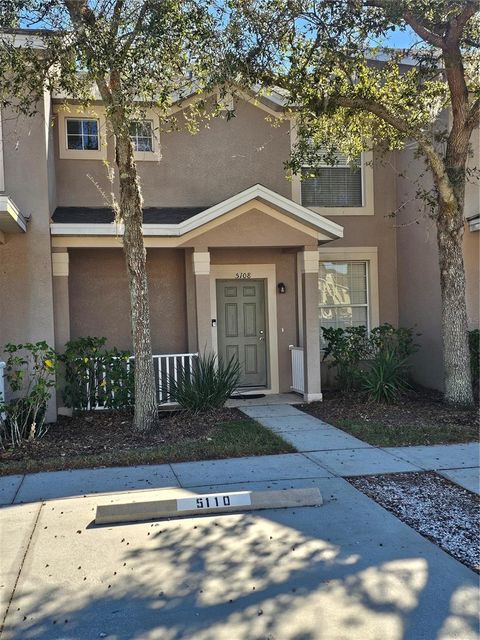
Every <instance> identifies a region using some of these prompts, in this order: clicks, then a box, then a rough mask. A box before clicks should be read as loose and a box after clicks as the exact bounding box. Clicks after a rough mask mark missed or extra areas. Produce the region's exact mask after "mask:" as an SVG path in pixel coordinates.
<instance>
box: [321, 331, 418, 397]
mask: <svg viewBox="0 0 480 640" xmlns="http://www.w3.org/2000/svg"><path fill="white" fill-rule="evenodd" d="M323 336H324V338H325V340H326V341H327V348H326V349H325V355H324V359H325V358H326V357H327V356H331V357H332V360H331V362H330V363H329V366H330V367H335V368H336V380H337V383H338V385H339V387H340V388H341V389H342V390H343V391H352V390H359V391H363V392H365V393H366V394H367V395H368V396H369V397H370V398H371V399H372V400H375V401H377V402H392V401H393V400H395V399H396V398H397V397H398V396H399V395H400V393H402V392H403V391H404V390H405V389H406V388H407V387H408V383H407V380H408V374H409V366H408V358H409V357H410V356H411V355H412V354H413V353H415V351H416V350H417V348H418V346H417V345H416V344H415V339H414V333H413V330H412V329H405V328H400V329H396V328H395V327H394V326H392V325H391V324H389V323H385V324H382V325H380V326H379V327H375V328H374V329H372V330H371V331H370V333H368V331H367V328H366V327H364V326H361V327H347V328H346V329H341V328H339V329H334V328H323Z"/></svg>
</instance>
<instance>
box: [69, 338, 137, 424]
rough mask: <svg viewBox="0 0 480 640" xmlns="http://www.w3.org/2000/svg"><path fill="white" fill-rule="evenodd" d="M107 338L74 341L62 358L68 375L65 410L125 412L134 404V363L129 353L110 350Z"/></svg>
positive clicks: (71, 341) (70, 343)
mask: <svg viewBox="0 0 480 640" xmlns="http://www.w3.org/2000/svg"><path fill="white" fill-rule="evenodd" d="M106 341H107V340H106V338H97V337H91V336H88V337H86V338H76V339H75V340H70V342H67V344H66V345H65V352H64V353H63V354H62V355H60V356H59V360H60V361H61V363H62V365H63V368H64V371H63V375H64V385H63V401H64V403H65V406H67V407H70V408H72V409H74V410H77V411H85V410H87V409H92V408H94V407H96V406H99V407H102V408H105V409H124V408H126V407H130V406H132V405H133V404H134V379H133V363H132V362H131V361H130V354H129V353H128V351H121V350H119V349H116V348H113V349H106V348H105V343H106Z"/></svg>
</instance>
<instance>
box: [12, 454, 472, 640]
mask: <svg viewBox="0 0 480 640" xmlns="http://www.w3.org/2000/svg"><path fill="white" fill-rule="evenodd" d="M102 473H103V476H102ZM82 474H83V476H82ZM88 474H90V476H89V475H88ZM92 474H93V476H92ZM95 474H96V475H95ZM88 477H90V480H88ZM92 477H93V478H96V484H95V483H94V485H92V480H91V478H92ZM102 477H103V485H102ZM112 477H113V478H116V482H114V481H112ZM8 482H9V481H8V479H7V478H4V479H3V483H4V487H6V486H7V484H8ZM10 482H14V481H13V480H10ZM88 482H90V485H88ZM102 486H104V488H105V491H109V492H112V491H116V492H117V493H108V494H104V495H86V496H84V497H82V495H81V494H82V493H84V491H82V489H87V491H102ZM312 486H315V487H319V488H320V490H321V492H322V494H323V497H324V500H325V504H324V505H323V506H321V507H310V508H300V509H285V510H267V511H259V512H251V513H248V514H241V515H233V514H228V515H217V516H204V517H197V518H188V519H183V520H171V521H162V522H153V523H152V522H147V523H139V524H129V525H118V526H108V527H95V526H93V525H92V519H93V517H94V510H95V506H96V504H98V503H100V502H109V501H111V500H118V501H125V498H126V496H125V493H124V492H125V491H132V490H135V489H139V488H143V487H151V488H154V487H183V489H182V491H183V492H186V493H188V494H193V493H204V492H208V491H215V492H216V491H222V490H227V489H228V490H229V491H235V490H240V489H268V488H277V489H278V488H290V487H312ZM22 487H23V494H22ZM187 487H188V488H187ZM177 491H178V489H177ZM35 492H36V493H35ZM122 492H123V493H122ZM15 493H16V501H17V504H10V505H8V506H5V507H4V508H3V509H2V510H1V511H0V518H1V531H2V534H1V549H2V551H1V553H2V556H1V557H2V559H1V569H2V578H1V593H2V607H3V610H2V616H3V615H4V614H5V612H6V616H5V620H4V626H3V632H2V635H1V638H2V640H4V639H5V640H6V639H12V638H15V639H18V640H20V639H21V640H27V639H30V638H38V639H42V640H49V639H55V640H93V639H95V638H108V639H109V640H127V639H132V638H135V639H141V640H180V639H182V640H183V639H187V638H188V639H191V640H257V639H258V640H260V639H261V640H267V639H268V640H437V639H438V640H440V639H441V640H447V639H448V640H450V639H454V638H455V639H458V640H470V639H472V640H473V639H477V638H479V633H478V619H477V612H478V589H477V584H478V580H477V576H476V575H475V574H474V573H473V572H472V571H470V570H469V569H467V568H466V567H464V566H463V565H461V564H460V563H458V562H457V561H456V560H454V559H453V558H451V557H450V556H448V555H447V554H446V553H444V552H443V551H442V550H440V549H439V548H438V547H436V546H435V545H433V544H432V543H430V542H429V541H428V540H426V539H425V538H422V537H421V536H420V535H419V534H417V533H416V532H414V531H413V530H412V529H410V528H409V527H408V526H407V525H405V524H403V523H402V522H400V521H399V520H398V519H397V518H395V517H394V516H393V515H391V514H390V513H389V512H387V511H385V510H384V509H382V508H381V507H380V506H378V505H377V504H376V503H374V502H373V501H372V500H370V499H369V498H368V497H366V496H365V495H363V494H361V493H359V492H358V491H357V490H356V489H354V488H353V487H352V486H351V485H350V484H349V483H348V482H347V481H346V480H344V479H343V478H340V477H334V476H333V475H332V474H331V473H330V472H329V471H328V470H326V469H325V468H324V467H322V466H321V464H320V463H319V462H315V461H314V460H311V459H309V458H307V457H306V456H304V455H302V454H292V455H288V456H266V457H263V458H251V459H244V460H230V461H229V460H227V461H215V462H199V463H183V464H180V465H171V466H169V465H164V466H159V467H156V466H151V467H143V468H141V470H139V469H138V468H137V469H113V470H111V469H104V470H98V471H90V472H60V473H49V474H37V475H36V476H35V475H32V476H28V478H27V481H26V482H25V481H23V482H22V486H16V487H15ZM76 494H80V495H76ZM38 495H42V496H44V497H47V496H49V499H48V500H46V501H45V502H38V501H37V502H30V503H28V504H18V502H19V501H20V499H22V496H23V499H24V500H35V499H37V500H38ZM59 495H61V496H66V497H64V498H58V497H56V496H59ZM74 495H76V497H68V496H74ZM131 495H132V494H131V493H130V496H131ZM136 495H137V496H138V494H136ZM9 501H10V502H11V500H9Z"/></svg>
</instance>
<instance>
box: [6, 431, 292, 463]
mask: <svg viewBox="0 0 480 640" xmlns="http://www.w3.org/2000/svg"><path fill="white" fill-rule="evenodd" d="M47 437H48V434H47ZM39 442H42V441H39ZM295 451H296V449H295V448H294V447H292V445H290V444H289V443H288V442H285V440H283V438H281V437H280V436H278V435H276V434H274V433H272V432H271V431H270V430H269V429H267V428H265V427H263V426H262V425H260V424H258V422H255V421H254V420H250V419H245V420H242V419H238V420H230V421H228V422H221V423H219V424H217V425H216V426H215V427H214V428H212V429H210V430H208V431H207V432H206V433H204V434H202V436H201V437H199V438H195V437H190V438H185V439H179V440H178V441H176V442H170V443H165V444H158V445H155V446H135V447H130V448H122V449H121V450H117V451H115V450H112V449H111V448H108V449H107V450H105V451H103V452H98V451H96V452H91V453H82V452H77V453H73V452H69V453H68V455H67V454H63V455H62V454H60V455H58V454H57V455H52V456H47V457H45V456H44V455H35V447H29V448H28V449H27V450H26V451H24V455H23V456H22V458H21V459H8V457H6V456H5V455H2V457H1V458H0V475H9V474H16V473H21V474H23V473H34V472H38V471H58V470H64V469H84V468H93V467H113V466H134V465H144V464H164V463H169V462H190V461H195V460H215V459H221V458H240V457H245V456H261V455H271V454H277V453H292V452H295ZM39 453H41V451H40V452H39Z"/></svg>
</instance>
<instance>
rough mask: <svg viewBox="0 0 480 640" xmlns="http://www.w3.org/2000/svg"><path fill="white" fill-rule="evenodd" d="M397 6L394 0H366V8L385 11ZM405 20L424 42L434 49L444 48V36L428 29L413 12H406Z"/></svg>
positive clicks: (404, 14) (404, 13)
mask: <svg viewBox="0 0 480 640" xmlns="http://www.w3.org/2000/svg"><path fill="white" fill-rule="evenodd" d="M396 4H397V3H396V2H392V0H365V6H366V7H375V8H377V9H384V10H385V11H388V10H390V9H392V8H393V7H394V6H395V5H396ZM403 19H404V20H405V22H406V23H407V24H408V25H409V26H410V27H411V28H412V29H413V30H414V31H415V33H416V34H417V35H418V36H420V38H422V40H425V42H428V43H429V44H431V45H432V46H433V47H437V48H439V49H441V48H443V40H442V36H441V35H440V34H439V33H435V32H434V31H432V30H431V29H429V28H428V27H426V26H425V24H424V23H423V22H421V20H419V18H418V17H416V16H414V15H413V13H412V12H411V11H408V10H407V11H404V12H403Z"/></svg>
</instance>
